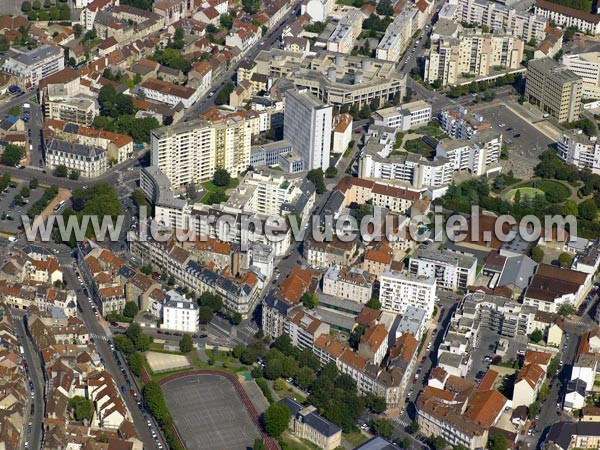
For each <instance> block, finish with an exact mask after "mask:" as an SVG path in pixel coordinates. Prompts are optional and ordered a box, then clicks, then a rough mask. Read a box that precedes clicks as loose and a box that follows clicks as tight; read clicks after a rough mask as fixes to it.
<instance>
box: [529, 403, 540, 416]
mask: <svg viewBox="0 0 600 450" xmlns="http://www.w3.org/2000/svg"><path fill="white" fill-rule="evenodd" d="M540 408H541V406H540V402H538V401H537V400H536V401H535V402H533V403H532V404H531V405H529V411H528V412H527V416H528V417H529V418H530V419H535V416H537V415H538V414H539V413H540Z"/></svg>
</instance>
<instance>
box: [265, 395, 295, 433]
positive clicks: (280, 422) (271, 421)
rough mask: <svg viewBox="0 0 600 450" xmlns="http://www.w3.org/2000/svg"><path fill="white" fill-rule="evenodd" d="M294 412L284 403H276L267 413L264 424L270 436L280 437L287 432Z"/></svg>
mask: <svg viewBox="0 0 600 450" xmlns="http://www.w3.org/2000/svg"><path fill="white" fill-rule="evenodd" d="M291 418H292V412H291V411H290V409H289V408H288V407H287V405H285V404H283V403H274V404H272V405H271V406H269V408H268V409H267V410H266V411H265V414H264V423H265V431H266V432H267V433H268V434H269V436H273V437H278V436H280V435H281V433H283V432H284V431H285V430H287V428H288V426H289V424H290V419H291Z"/></svg>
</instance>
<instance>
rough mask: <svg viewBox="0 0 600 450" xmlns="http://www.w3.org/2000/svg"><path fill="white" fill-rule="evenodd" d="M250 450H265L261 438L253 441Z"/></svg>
mask: <svg viewBox="0 0 600 450" xmlns="http://www.w3.org/2000/svg"><path fill="white" fill-rule="evenodd" d="M252 450H267V447H265V444H264V442H263V440H262V439H261V438H256V439H254V445H253V446H252Z"/></svg>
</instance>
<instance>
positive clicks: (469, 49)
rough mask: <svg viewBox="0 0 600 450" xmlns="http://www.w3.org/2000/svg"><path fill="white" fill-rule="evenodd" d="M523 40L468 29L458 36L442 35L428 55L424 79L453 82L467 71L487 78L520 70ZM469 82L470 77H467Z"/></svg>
mask: <svg viewBox="0 0 600 450" xmlns="http://www.w3.org/2000/svg"><path fill="white" fill-rule="evenodd" d="M523 48H524V44H523V41H522V40H521V39H519V38H516V37H513V36H512V35H509V34H498V33H483V32H481V30H475V29H466V30H463V31H461V32H460V33H459V35H458V37H447V36H441V37H439V39H438V40H437V41H436V42H432V44H431V49H430V50H429V51H428V52H427V53H426V54H425V82H427V83H433V82H434V81H436V80H439V81H441V83H442V86H447V85H452V84H456V83H458V82H459V80H460V78H461V77H462V78H464V74H470V75H475V77H476V78H478V77H486V76H488V75H491V74H492V73H493V72H494V71H495V70H498V69H502V70H511V69H518V68H519V67H520V65H521V61H522V60H523ZM465 81H467V80H465Z"/></svg>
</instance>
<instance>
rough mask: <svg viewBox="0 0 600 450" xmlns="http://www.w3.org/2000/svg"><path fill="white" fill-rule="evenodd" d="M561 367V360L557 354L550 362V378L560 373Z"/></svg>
mask: <svg viewBox="0 0 600 450" xmlns="http://www.w3.org/2000/svg"><path fill="white" fill-rule="evenodd" d="M559 367H560V362H559V360H558V358H557V357H556V356H555V357H553V358H552V359H551V360H550V363H549V364H548V378H554V377H556V375H558V369H559Z"/></svg>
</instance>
